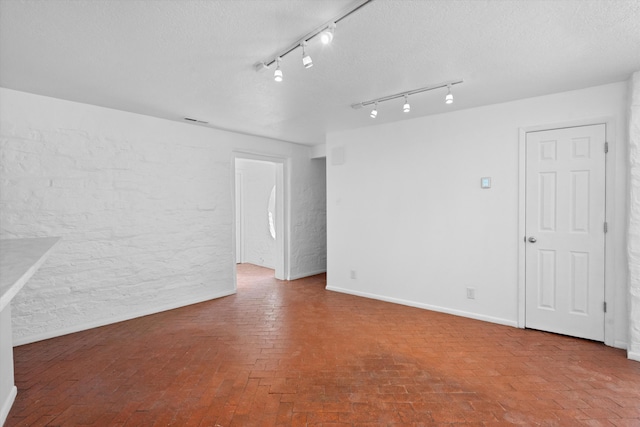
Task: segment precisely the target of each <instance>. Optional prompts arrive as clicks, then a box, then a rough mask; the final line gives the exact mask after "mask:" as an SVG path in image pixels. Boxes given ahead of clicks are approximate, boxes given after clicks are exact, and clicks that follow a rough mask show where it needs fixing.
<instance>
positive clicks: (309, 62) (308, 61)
mask: <svg viewBox="0 0 640 427" xmlns="http://www.w3.org/2000/svg"><path fill="white" fill-rule="evenodd" d="M306 45H307V42H302V44H301V46H302V65H304V68H311V67H313V61H312V60H311V57H310V56H309V55H307V54H306V53H305V51H304V48H305V46H306Z"/></svg>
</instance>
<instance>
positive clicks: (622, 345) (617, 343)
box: [613, 340, 628, 350]
mask: <svg viewBox="0 0 640 427" xmlns="http://www.w3.org/2000/svg"><path fill="white" fill-rule="evenodd" d="M627 346H628V345H627V342H626V341H619V340H615V341H614V342H613V347H614V348H620V349H622V350H626V349H627V348H628V347H627Z"/></svg>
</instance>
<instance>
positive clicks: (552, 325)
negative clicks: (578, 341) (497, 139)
mask: <svg viewBox="0 0 640 427" xmlns="http://www.w3.org/2000/svg"><path fill="white" fill-rule="evenodd" d="M605 131H606V129H605V125H604V124H602V125H592V126H580V127H573V128H565V129H554V130H547V131H540V132H530V133H527V136H526V201H525V203H526V208H525V209H526V220H525V229H526V236H525V240H526V243H525V248H526V249H525V260H526V261H525V262H526V266H525V268H526V271H525V288H526V295H525V298H526V303H525V309H526V312H525V326H526V327H528V328H533V329H540V330H545V331H549V332H555V333H560V334H565V335H571V336H576V337H581V338H587V339H592V340H597V341H604V301H605V300H604V253H605V247H604V245H605V238H604V233H605Z"/></svg>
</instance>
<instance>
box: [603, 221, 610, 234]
mask: <svg viewBox="0 0 640 427" xmlns="http://www.w3.org/2000/svg"><path fill="white" fill-rule="evenodd" d="M604 232H605V233H608V232H609V223H608V222H606V221H605V223H604Z"/></svg>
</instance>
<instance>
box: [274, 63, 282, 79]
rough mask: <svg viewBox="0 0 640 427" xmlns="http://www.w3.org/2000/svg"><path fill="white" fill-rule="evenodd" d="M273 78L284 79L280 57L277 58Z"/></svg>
mask: <svg viewBox="0 0 640 427" xmlns="http://www.w3.org/2000/svg"><path fill="white" fill-rule="evenodd" d="M273 80H275V81H277V82H281V81H282V70H281V69H280V58H279V57H278V58H276V71H274V72H273Z"/></svg>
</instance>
